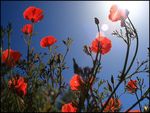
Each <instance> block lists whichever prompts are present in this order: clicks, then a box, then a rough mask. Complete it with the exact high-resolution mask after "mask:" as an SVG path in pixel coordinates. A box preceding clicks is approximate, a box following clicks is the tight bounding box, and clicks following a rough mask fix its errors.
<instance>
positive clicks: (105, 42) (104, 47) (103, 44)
mask: <svg viewBox="0 0 150 113" xmlns="http://www.w3.org/2000/svg"><path fill="white" fill-rule="evenodd" d="M111 47H112V44H111V40H110V39H108V38H107V37H104V36H102V35H100V37H97V38H96V39H94V40H93V41H92V44H91V47H90V49H91V51H93V52H95V53H97V52H98V51H99V52H100V53H101V54H103V55H104V54H106V53H108V52H109V51H110V49H111Z"/></svg>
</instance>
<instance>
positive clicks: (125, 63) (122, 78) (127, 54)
mask: <svg viewBox="0 0 150 113" xmlns="http://www.w3.org/2000/svg"><path fill="white" fill-rule="evenodd" d="M125 30H126V33H127V34H126V36H127V51H126V58H125V62H124V67H123V70H122V74H121V80H120V81H119V83H118V84H117V86H116V87H115V88H114V90H113V92H112V93H111V95H110V96H109V98H108V99H107V101H106V104H105V105H104V106H103V107H102V109H101V112H103V110H104V109H105V107H106V106H107V105H108V102H109V100H110V99H111V97H112V96H113V95H114V93H115V92H116V90H117V89H118V87H119V86H120V84H121V83H122V82H123V80H124V77H125V76H126V75H125V74H124V73H125V69H126V67H127V61H128V57H129V50H130V45H129V37H128V31H127V27H126V24H125Z"/></svg>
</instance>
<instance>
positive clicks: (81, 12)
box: [1, 1, 149, 110]
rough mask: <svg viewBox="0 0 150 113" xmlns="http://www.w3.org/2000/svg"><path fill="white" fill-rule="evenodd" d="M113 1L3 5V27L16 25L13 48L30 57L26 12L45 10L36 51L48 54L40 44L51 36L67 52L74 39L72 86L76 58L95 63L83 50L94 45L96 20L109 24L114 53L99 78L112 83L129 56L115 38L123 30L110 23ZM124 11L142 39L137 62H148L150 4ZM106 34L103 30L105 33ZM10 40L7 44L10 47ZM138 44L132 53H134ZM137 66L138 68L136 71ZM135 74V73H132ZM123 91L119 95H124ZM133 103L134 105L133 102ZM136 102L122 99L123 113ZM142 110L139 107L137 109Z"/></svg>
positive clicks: (35, 41)
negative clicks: (66, 42) (25, 36)
mask: <svg viewBox="0 0 150 113" xmlns="http://www.w3.org/2000/svg"><path fill="white" fill-rule="evenodd" d="M112 4H114V2H113V1H110V2H108V1H107V2H106V1H85V2H83V1H78V2H75V1H70V2H69V1H61V2H60V1H59V2H58V1H34V2H33V1H16V2H15V1H13V2H11V1H6V2H4V1H1V25H2V26H5V27H6V25H7V24H8V22H12V23H13V34H12V37H11V47H12V49H14V50H18V51H20V52H21V53H22V55H23V57H25V56H26V51H27V47H26V44H25V42H24V40H23V34H22V32H21V28H22V27H23V25H24V24H27V23H29V21H27V20H25V19H24V18H23V11H24V10H25V9H26V8H27V7H29V6H36V7H39V8H41V9H43V10H44V18H43V20H42V21H40V22H39V23H37V24H36V25H35V32H38V34H37V35H36V36H34V37H33V39H32V47H34V48H35V51H37V52H48V50H47V49H43V48H41V47H40V45H39V42H40V40H41V39H42V38H43V37H44V36H47V35H53V36H55V37H56V38H57V40H58V43H57V44H56V45H59V46H61V47H60V48H59V51H60V52H64V48H63V46H62V42H61V41H62V40H64V39H66V38H67V37H71V38H72V39H73V40H74V41H73V45H72V46H71V50H70V52H69V54H68V56H67V64H68V66H69V67H70V69H69V70H68V71H66V72H65V73H64V78H65V80H66V81H67V82H69V80H70V78H71V76H72V75H73V63H72V58H75V59H76V61H77V62H78V64H79V65H80V66H91V64H92V62H91V59H90V58H89V57H88V56H87V55H85V53H84V52H83V46H84V45H86V44H88V45H89V44H90V43H91V41H92V40H93V39H94V38H95V37H96V34H97V28H96V25H95V23H94V17H98V18H99V20H100V24H101V26H102V25H103V24H107V26H108V30H107V31H102V32H103V33H104V34H105V35H106V36H107V37H108V38H109V39H110V40H111V41H112V49H111V51H110V52H109V53H108V54H106V55H104V56H103V57H102V66H103V68H102V72H101V73H100V74H98V77H99V78H103V79H105V80H110V77H111V75H112V74H113V75H115V78H116V79H117V74H118V73H119V71H121V69H122V65H123V63H124V57H125V52H126V45H125V44H124V42H123V41H122V40H121V39H117V38H116V37H114V36H112V35H111V33H112V31H113V30H116V29H119V27H120V26H119V25H120V23H119V22H115V23H113V22H111V21H110V20H109V19H108V15H109V10H110V7H111V5H112ZM119 4H120V5H122V7H126V8H128V10H129V12H130V14H129V17H130V18H131V20H132V21H133V24H134V25H135V27H136V29H137V32H138V35H139V41H140V45H139V51H138V56H137V58H138V59H139V60H144V59H146V58H147V47H149V2H148V1H135V2H130V1H128V2H125V3H121V2H119ZM101 30H102V29H101ZM6 42H7V39H6V40H5V42H4V44H5V45H4V47H5V49H7V45H6ZM134 47H135V46H134V40H133V44H132V49H131V54H130V55H131V56H132V55H133V54H132V51H133V50H134ZM135 66H136V65H134V67H133V69H134V68H135ZM131 71H132V70H131ZM140 76H142V77H143V78H144V79H145V84H146V85H147V86H148V83H149V81H148V79H147V78H148V77H145V75H140ZM121 91H122V89H121V88H120V89H119V90H118V92H121ZM131 99H132V100H133V101H131ZM134 100H135V97H134V96H133V95H128V94H127V96H123V97H121V101H122V103H123V108H122V109H123V110H125V108H128V107H129V106H130V105H131V104H132V103H133V102H134ZM136 108H137V109H138V106H137V107H136Z"/></svg>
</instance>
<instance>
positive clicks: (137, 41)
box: [125, 17, 139, 75]
mask: <svg viewBox="0 0 150 113" xmlns="http://www.w3.org/2000/svg"><path fill="white" fill-rule="evenodd" d="M128 20H129V22H130V23H131V25H132V27H133V29H134V32H135V34H136V50H135V53H134V57H133V59H132V61H131V64H130V66H129V68H128V69H127V71H126V73H125V75H126V74H128V72H129V71H130V69H131V67H132V65H133V63H134V61H135V58H136V56H137V52H138V47H139V39H138V34H137V32H136V29H135V28H134V25H133V24H132V22H131V20H130V18H129V17H128Z"/></svg>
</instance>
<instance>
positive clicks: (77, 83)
mask: <svg viewBox="0 0 150 113" xmlns="http://www.w3.org/2000/svg"><path fill="white" fill-rule="evenodd" d="M82 84H83V80H82V78H81V76H79V75H77V74H75V75H74V76H73V77H72V78H71V80H70V88H71V90H79V89H80V88H81V85H82Z"/></svg>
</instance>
